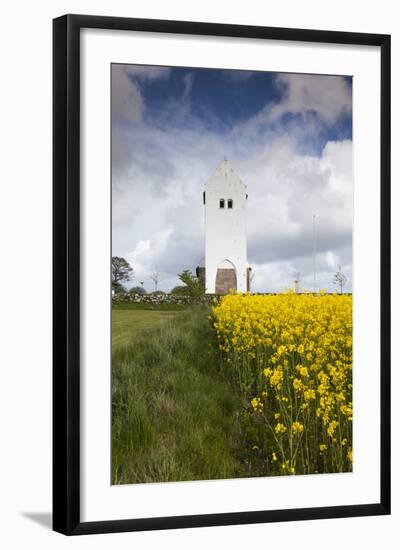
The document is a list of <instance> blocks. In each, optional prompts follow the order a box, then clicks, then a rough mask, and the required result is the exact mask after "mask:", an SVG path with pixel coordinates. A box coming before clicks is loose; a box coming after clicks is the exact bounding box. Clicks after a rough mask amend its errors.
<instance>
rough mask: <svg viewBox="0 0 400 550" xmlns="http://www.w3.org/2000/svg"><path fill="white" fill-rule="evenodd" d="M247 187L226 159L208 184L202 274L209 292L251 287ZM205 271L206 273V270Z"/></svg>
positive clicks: (244, 289)
mask: <svg viewBox="0 0 400 550" xmlns="http://www.w3.org/2000/svg"><path fill="white" fill-rule="evenodd" d="M246 202H247V193H246V186H245V185H244V183H243V182H242V181H241V179H240V178H239V177H238V176H237V175H236V174H235V172H234V171H233V168H232V166H231V165H230V163H229V162H228V161H227V160H226V159H225V160H223V161H222V162H221V164H220V165H219V166H218V168H217V170H216V171H215V172H214V174H213V175H212V176H211V177H210V179H209V180H208V181H207V183H206V185H205V191H204V193H203V203H204V209H205V258H204V263H203V264H202V265H200V266H199V268H198V273H199V275H200V277H202V278H203V279H204V280H205V288H206V293H208V294H226V293H227V292H229V290H235V291H237V292H246V291H248V290H250V289H249V275H250V273H249V272H250V268H249V267H248V263H247V239H246ZM204 271H205V273H204Z"/></svg>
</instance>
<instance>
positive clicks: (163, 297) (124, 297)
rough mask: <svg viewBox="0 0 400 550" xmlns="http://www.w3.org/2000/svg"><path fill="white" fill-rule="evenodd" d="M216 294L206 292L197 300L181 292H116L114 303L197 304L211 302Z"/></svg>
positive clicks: (113, 298)
mask: <svg viewBox="0 0 400 550" xmlns="http://www.w3.org/2000/svg"><path fill="white" fill-rule="evenodd" d="M215 298H216V296H215V295H214V294H204V296H201V297H200V298H199V299H197V300H195V301H194V300H193V298H191V297H190V296H179V294H163V293H155V294H131V293H130V292H126V293H121V294H116V295H115V296H113V297H112V303H113V304H150V305H159V304H176V305H190V304H193V303H194V302H195V303H197V304H211V303H212V302H213V301H214V299H215Z"/></svg>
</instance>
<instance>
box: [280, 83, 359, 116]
mask: <svg viewBox="0 0 400 550" xmlns="http://www.w3.org/2000/svg"><path fill="white" fill-rule="evenodd" d="M277 83H278V85H279V86H280V87H281V88H282V89H283V90H284V99H283V101H281V102H280V103H279V104H277V105H275V106H273V107H272V108H271V109H270V111H269V117H270V119H271V120H276V119H277V118H279V117H280V116H281V115H283V114H285V113H300V114H305V113H306V112H307V111H315V112H316V113H317V114H318V115H319V117H320V118H321V119H322V120H324V121H325V122H327V123H329V124H332V123H334V122H335V121H336V120H337V119H338V117H339V116H341V115H343V114H346V113H347V114H348V113H350V112H351V101H352V100H351V87H350V86H349V84H348V83H347V82H346V80H345V79H344V78H343V77H342V76H329V77H327V76H320V75H297V74H296V75H295V74H281V75H279V76H278V78H277Z"/></svg>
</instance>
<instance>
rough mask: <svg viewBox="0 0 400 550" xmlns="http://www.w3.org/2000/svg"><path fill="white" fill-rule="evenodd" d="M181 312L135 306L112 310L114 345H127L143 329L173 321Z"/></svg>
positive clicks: (115, 346) (153, 327) (114, 347)
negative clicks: (137, 307) (135, 307)
mask: <svg viewBox="0 0 400 550" xmlns="http://www.w3.org/2000/svg"><path fill="white" fill-rule="evenodd" d="M179 313H180V312H177V311H154V310H153V311H151V310H143V309H134V308H130V309H128V308H118V309H113V311H112V346H113V350H115V349H116V348H117V347H118V346H126V345H129V344H130V343H132V341H133V340H135V339H136V338H137V337H138V335H139V334H140V333H141V332H143V330H153V329H156V328H158V327H159V326H160V325H161V324H163V323H165V322H167V321H171V320H172V319H174V318H175V317H176V316H177V315H179Z"/></svg>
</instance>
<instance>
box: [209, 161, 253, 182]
mask: <svg viewBox="0 0 400 550" xmlns="http://www.w3.org/2000/svg"><path fill="white" fill-rule="evenodd" d="M221 176H222V177H229V178H232V179H233V180H238V181H239V182H240V183H241V184H242V185H244V183H243V182H242V180H241V179H240V178H239V176H238V175H237V174H236V172H235V171H234V169H233V167H232V165H231V163H230V162H229V160H228V159H227V158H226V157H225V158H224V160H223V161H222V162H221V163H220V164H219V165H218V167H217V169H216V170H215V172H214V173H213V175H212V176H211V177H210V179H209V180H208V182H207V183H209V182H211V181H213V180H218V179H219V178H220V177H221ZM244 186H245V185H244ZM245 187H246V186H245Z"/></svg>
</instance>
